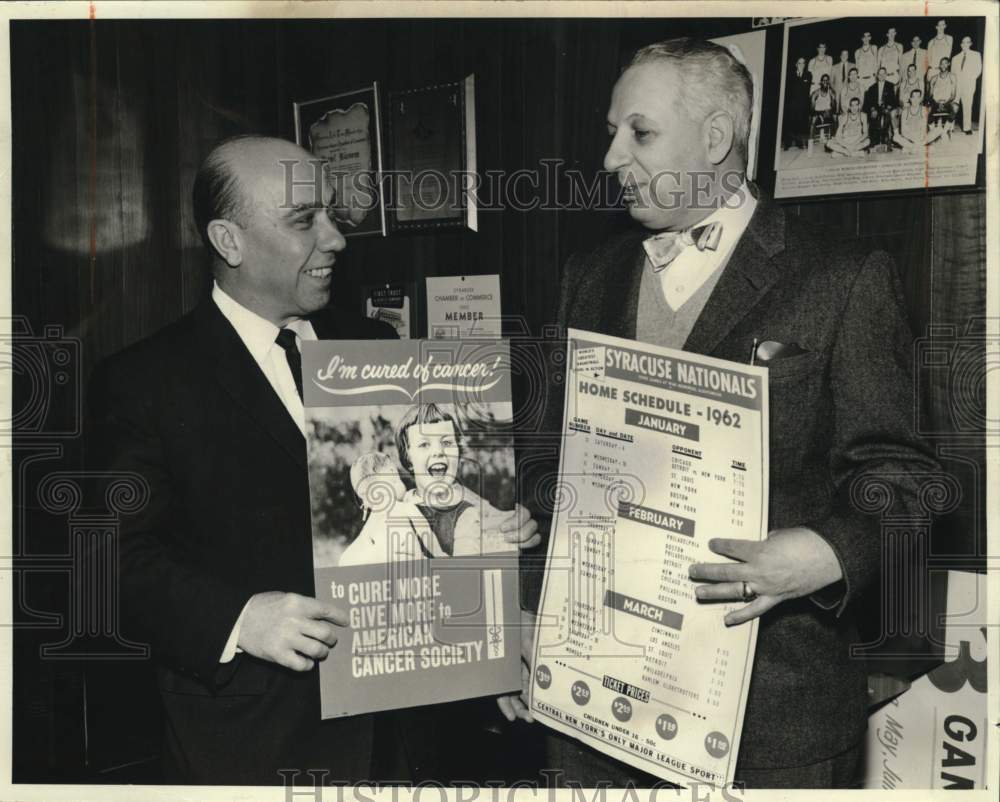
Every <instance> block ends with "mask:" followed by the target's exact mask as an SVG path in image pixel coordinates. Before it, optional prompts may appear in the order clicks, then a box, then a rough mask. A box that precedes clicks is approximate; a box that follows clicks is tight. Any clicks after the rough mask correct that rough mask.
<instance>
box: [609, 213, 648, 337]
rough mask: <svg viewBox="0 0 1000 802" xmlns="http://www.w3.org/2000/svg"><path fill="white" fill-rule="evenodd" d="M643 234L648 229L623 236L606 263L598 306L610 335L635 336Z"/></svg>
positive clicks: (644, 235)
mask: <svg viewBox="0 0 1000 802" xmlns="http://www.w3.org/2000/svg"><path fill="white" fill-rule="evenodd" d="M646 236H648V232H639V233H636V234H634V235H632V236H626V237H623V238H622V240H621V243H620V244H619V246H618V247H617V248H616V249H615V250H614V252H612V253H611V254H610V255H609V258H608V260H607V261H606V263H605V269H606V271H607V272H606V273H605V280H604V282H603V285H604V287H606V288H607V289H606V291H605V295H604V304H603V309H602V310H601V321H602V322H603V323H604V326H603V328H602V330H603V332H604V333H605V334H609V335H611V336H612V337H623V338H625V339H629V340H634V339H635V330H636V319H637V316H638V311H639V285H640V283H641V282H642V269H643V263H644V260H645V258H646V252H645V251H644V250H643V249H642V248H641V247H640V245H639V244H640V243H641V242H642V240H643V239H644V238H645V237H646ZM637 252H638V253H637Z"/></svg>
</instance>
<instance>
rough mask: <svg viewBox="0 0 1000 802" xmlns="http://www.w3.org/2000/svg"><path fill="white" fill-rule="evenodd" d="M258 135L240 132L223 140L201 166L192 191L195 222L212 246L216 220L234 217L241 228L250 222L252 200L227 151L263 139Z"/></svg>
mask: <svg viewBox="0 0 1000 802" xmlns="http://www.w3.org/2000/svg"><path fill="white" fill-rule="evenodd" d="M262 138H263V137H260V136H259V135H257V134H240V135H239V136H233V137H229V138H228V139H224V140H222V141H221V142H220V143H219V144H217V145H216V146H215V147H214V148H212V151H211V153H209V154H208V156H206V157H205V160H204V161H203V162H202V163H201V166H200V167H199V168H198V173H197V175H195V177H194V188H193V189H192V191H191V201H192V208H193V211H194V224H195V227H196V228H197V229H198V234H199V236H200V237H201V241H202V242H203V243H205V247H206V248H208V249H209V250H211V249H212V243H211V241H210V240H209V238H208V224H209V223H210V222H211V221H212V220H231V221H232V222H234V223H236V225H238V226H239V227H240V228H246V227H247V225H248V224H249V218H250V211H251V202H250V199H249V198H247V196H246V193H245V192H244V190H243V186H242V184H241V183H240V180H239V178H238V177H237V175H236V171H235V170H233V166H232V162H231V161H230V159H229V157H228V154H227V151H228V150H230V148H231V147H232V146H233V145H234V144H236V143H238V142H244V141H250V140H260V139H262Z"/></svg>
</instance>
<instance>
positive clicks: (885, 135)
mask: <svg viewBox="0 0 1000 802" xmlns="http://www.w3.org/2000/svg"><path fill="white" fill-rule="evenodd" d="M895 108H896V85H895V84H894V83H892V81H890V80H889V79H888V77H887V75H886V71H885V67H879V69H878V74H877V75H876V78H875V83H873V84H872V85H871V86H869V87H868V91H867V92H865V102H864V111H865V113H866V114H867V115H868V131H869V133H870V135H871V140H872V144H873V145H886V144H889V143H890V142H891V141H892V112H893V109H895Z"/></svg>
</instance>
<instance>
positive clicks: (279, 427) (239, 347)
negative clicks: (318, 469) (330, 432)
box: [195, 299, 306, 469]
mask: <svg viewBox="0 0 1000 802" xmlns="http://www.w3.org/2000/svg"><path fill="white" fill-rule="evenodd" d="M195 315H196V320H197V325H196V331H197V332H198V334H197V337H198V340H199V344H200V346H201V348H202V350H203V352H204V353H205V354H206V355H207V357H208V362H209V365H208V368H209V370H210V371H211V372H212V374H213V375H214V377H215V379H216V380H217V381H218V382H219V384H221V385H222V387H223V389H224V390H225V391H226V392H227V393H228V394H229V395H230V396H231V397H232V399H233V401H234V402H235V403H236V404H239V405H240V406H241V407H243V408H244V409H245V410H246V411H247V412H248V413H249V414H250V416H251V417H252V418H253V419H254V420H255V421H256V422H257V423H258V424H259V425H260V426H261V427H262V428H263V429H264V430H265V431H267V432H268V433H269V434H270V435H271V436H272V437H273V438H274V439H275V440H276V441H277V443H278V444H279V445H280V446H281V447H282V449H284V451H285V452H286V453H287V454H288V455H289V456H290V457H291V458H292V460H294V461H295V463H296V464H297V465H299V466H301V467H302V468H303V469H304V468H305V467H306V446H305V438H303V437H302V432H301V431H300V430H299V427H298V426H296V425H295V422H294V421H293V420H292V417H291V415H289V414H288V410H287V409H285V405H284V404H282V403H281V399H279V398H278V395H277V393H275V392H274V388H273V387H271V384H270V382H268V380H267V377H266V376H264V374H263V372H261V369H260V366H259V365H258V364H257V363H256V362H255V361H254V359H253V357H252V356H250V352H249V351H248V350H247V348H246V346H245V345H244V344H243V341H242V340H241V339H240V337H239V335H238V334H237V333H236V330H235V329H234V328H233V327H232V325H231V324H230V323H229V321H228V320H226V318H225V317H224V316H223V314H222V312H220V311H219V308H218V307H217V306H216V305H215V303H214V302H213V301H212V300H211V299H209V300H206V301H205V302H203V303H202V305H201V306H200V307H199V309H198V310H197V312H196V313H195Z"/></svg>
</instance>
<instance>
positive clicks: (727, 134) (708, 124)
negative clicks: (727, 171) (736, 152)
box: [704, 111, 736, 164]
mask: <svg viewBox="0 0 1000 802" xmlns="http://www.w3.org/2000/svg"><path fill="white" fill-rule="evenodd" d="M704 131H705V139H706V141H707V145H708V152H707V156H708V160H709V161H710V162H711V163H712V164H721V163H722V162H723V161H725V159H726V157H727V156H728V155H729V152H730V151H731V150H732V149H733V141H734V139H735V133H736V132H735V129H734V126H733V118H732V117H730V116H729V113H728V112H725V111H717V112H715V113H714V114H710V115H709V116H708V119H706V120H705V127H704Z"/></svg>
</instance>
